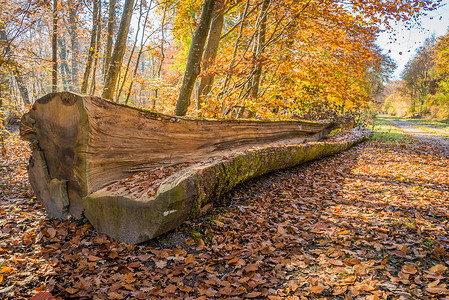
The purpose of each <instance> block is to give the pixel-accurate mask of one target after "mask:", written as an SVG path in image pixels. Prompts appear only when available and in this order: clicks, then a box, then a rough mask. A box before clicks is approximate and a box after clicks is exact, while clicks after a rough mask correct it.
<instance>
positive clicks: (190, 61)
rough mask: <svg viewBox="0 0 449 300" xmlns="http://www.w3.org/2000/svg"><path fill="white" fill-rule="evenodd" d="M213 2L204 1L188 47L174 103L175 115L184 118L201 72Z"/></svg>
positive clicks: (209, 0)
mask: <svg viewBox="0 0 449 300" xmlns="http://www.w3.org/2000/svg"><path fill="white" fill-rule="evenodd" d="M214 2H215V0H204V4H203V9H202V11H201V17H200V21H199V24H198V28H197V29H196V31H195V33H194V34H193V38H192V43H191V45H190V50H189V55H188V57H187V64H186V70H185V73H184V78H183V80H182V85H181V90H180V91H179V95H178V100H177V101H176V108H175V115H177V116H184V115H185V114H186V112H187V109H188V107H189V105H190V96H191V95H192V91H193V87H194V85H195V80H196V77H197V76H198V74H199V73H200V72H201V59H202V57H203V51H204V45H205V44H206V39H207V34H208V32H209V28H210V23H211V19H212V13H213V10H214Z"/></svg>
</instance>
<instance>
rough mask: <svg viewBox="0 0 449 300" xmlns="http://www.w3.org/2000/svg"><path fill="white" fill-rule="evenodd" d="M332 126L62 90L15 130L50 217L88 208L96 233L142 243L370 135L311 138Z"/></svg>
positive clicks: (78, 215) (39, 103)
mask: <svg viewBox="0 0 449 300" xmlns="http://www.w3.org/2000/svg"><path fill="white" fill-rule="evenodd" d="M334 127H335V124H332V123H330V122H329V123H321V122H304V121H248V120H247V121H242V120H234V121H212V120H193V119H187V118H175V117H172V116H167V115H163V114H158V113H153V112H148V111H142V110H139V109H136V108H131V107H128V106H123V105H118V104H116V103H113V102H109V101H105V100H102V99H100V98H97V97H92V96H81V95H76V94H72V93H67V92H64V93H53V94H49V95H47V96H45V97H43V98H41V99H39V100H38V101H36V103H35V104H34V105H33V108H32V109H31V110H30V111H29V112H28V113H27V114H25V115H24V116H23V117H22V122H21V126H20V130H21V136H22V138H23V139H25V140H28V141H30V143H31V147H32V156H31V159H30V164H29V166H28V174H29V178H30V182H31V185H32V187H33V190H34V192H35V194H36V197H37V198H38V200H39V201H41V202H42V203H43V204H44V206H45V208H46V210H47V213H48V214H49V216H50V217H53V218H60V219H70V218H75V219H80V218H83V216H85V217H87V219H88V220H89V221H90V222H91V223H92V225H93V226H94V227H95V228H96V229H97V230H98V231H99V232H103V233H106V234H108V235H109V236H111V237H114V238H116V239H118V240H120V241H124V242H127V243H139V242H143V241H146V240H149V239H151V238H153V237H156V236H158V235H160V234H162V233H165V232H167V231H169V230H171V229H174V228H176V227H177V226H179V225H180V224H181V223H182V222H184V221H185V220H187V219H188V218H192V217H197V216H199V215H200V214H202V213H204V212H205V211H207V210H208V209H209V208H210V207H212V205H213V203H214V202H216V200H217V199H218V198H220V197H221V196H222V195H223V194H224V193H226V192H228V191H229V190H230V189H232V188H233V187H234V186H236V185H237V184H239V183H241V182H243V181H245V180H248V179H250V178H254V177H257V176H260V175H262V174H265V173H267V172H271V171H274V170H279V169H283V168H288V167H292V166H295V165H297V164H300V163H303V162H306V161H310V160H313V159H316V158H320V157H323V156H327V155H331V154H334V153H338V152H340V151H343V150H345V149H347V148H348V147H350V146H351V145H353V144H354V143H357V142H359V141H361V140H363V139H364V138H366V136H367V132H365V131H360V130H359V131H354V132H352V133H351V134H349V135H348V136H349V138H348V136H346V139H344V140H338V139H335V138H333V139H330V140H327V141H324V142H315V141H317V140H320V139H322V138H323V137H325V136H327V135H328V133H329V132H330V131H331V130H332V128H334ZM304 143H305V144H304ZM180 164H182V166H183V167H184V168H183V169H176V168H175V167H170V168H173V170H174V174H168V175H169V176H166V177H164V176H162V177H158V178H159V179H158V180H159V182H158V184H159V186H158V188H157V189H155V190H154V191H151V192H150V191H149V190H150V188H146V187H145V188H143V190H142V191H139V192H138V193H136V192H135V188H136V187H138V186H139V182H138V181H136V180H141V181H140V183H142V182H143V183H145V182H144V181H145V180H146V181H148V180H150V179H151V178H155V177H154V176H153V175H151V173H152V172H153V173H155V174H159V173H161V172H162V171H161V170H163V168H167V167H169V166H179V165H180ZM178 168H179V167H178ZM142 172H143V173H142ZM142 174H144V175H142ZM139 178H140V179H139ZM133 180H134V181H135V183H133ZM142 180H143V181H142ZM151 180H152V179H151ZM125 182H131V185H128V186H126V185H125V184H124V183H125ZM145 184H146V183H145Z"/></svg>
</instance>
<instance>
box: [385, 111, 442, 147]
mask: <svg viewBox="0 0 449 300" xmlns="http://www.w3.org/2000/svg"><path fill="white" fill-rule="evenodd" d="M386 120H387V121H388V122H389V123H390V124H391V125H393V126H395V127H397V128H399V129H400V130H401V131H403V132H404V133H406V134H408V135H410V136H412V137H414V138H417V139H420V140H423V141H427V142H431V143H438V144H441V145H444V146H446V148H447V149H446V153H449V130H447V129H442V128H436V127H433V126H431V125H427V124H422V123H421V124H419V123H415V122H412V121H408V120H404V119H394V120H393V119H386Z"/></svg>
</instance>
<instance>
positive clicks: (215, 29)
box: [196, 2, 224, 109]
mask: <svg viewBox="0 0 449 300" xmlns="http://www.w3.org/2000/svg"><path fill="white" fill-rule="evenodd" d="M223 22H224V7H223V3H221V2H216V3H215V15H214V18H213V20H212V23H211V25H210V31H209V38H208V39H207V44H206V50H205V51H204V57H203V60H204V61H205V63H204V65H203V70H207V69H208V68H210V67H211V66H213V65H214V61H215V58H216V57H217V52H218V46H219V45H220V37H221V30H222V28H223ZM213 84H214V75H206V76H203V77H201V81H200V85H199V88H198V94H197V99H196V100H197V101H196V103H197V106H198V109H201V107H202V101H203V99H202V97H204V96H206V95H207V94H209V92H210V91H211V89H212V85H213Z"/></svg>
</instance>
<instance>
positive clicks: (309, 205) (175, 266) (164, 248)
mask: <svg viewBox="0 0 449 300" xmlns="http://www.w3.org/2000/svg"><path fill="white" fill-rule="evenodd" d="M6 143H7V144H6V147H7V154H6V155H7V156H5V157H1V169H0V172H1V185H2V186H1V187H2V191H1V198H0V200H1V211H0V230H1V232H0V234H1V238H0V293H1V296H0V297H2V298H4V299H53V298H56V299H161V298H165V299H170V298H172V299H179V298H182V299H214V298H215V299H224V298H229V299H242V298H246V299H424V298H425V299H444V298H446V297H449V288H448V286H447V284H448V281H447V276H448V269H447V266H448V264H449V259H448V253H447V251H448V247H449V237H448V228H447V226H448V224H447V222H448V203H447V200H448V199H449V180H448V174H449V170H448V168H449V167H448V166H449V163H448V157H445V156H444V155H442V153H444V151H441V149H439V148H438V147H437V146H436V145H434V144H432V145H431V144H426V143H424V142H419V141H416V140H412V139H406V140H400V141H391V140H384V139H381V138H380V139H379V138H377V139H373V140H371V141H369V142H365V143H363V144H361V145H358V146H356V147H354V148H352V149H351V150H349V151H346V152H344V153H341V154H339V155H336V156H333V157H330V158H326V159H322V160H318V161H314V162H311V163H308V164H305V165H303V166H299V167H296V168H293V169H290V170H286V171H282V172H276V173H273V174H270V175H268V176H265V177H262V178H259V179H257V180H253V181H250V182H247V183H245V184H244V185H241V186H239V187H237V188H236V189H234V190H233V191H232V192H231V193H229V195H227V197H224V199H223V203H221V204H222V205H221V206H217V207H216V208H215V210H214V211H213V212H212V213H211V214H209V215H207V216H204V217H203V218H201V219H200V220H193V221H190V222H187V223H186V224H184V225H183V226H181V228H179V229H178V230H176V231H174V232H171V233H169V234H166V235H165V236H162V237H160V238H157V239H155V240H154V241H151V242H148V243H144V244H140V245H127V244H125V243H119V242H117V241H114V240H112V239H110V238H108V237H106V236H105V235H102V234H98V233H97V232H96V231H95V230H93V229H92V227H91V226H90V225H89V224H88V223H82V222H78V223H75V222H61V221H58V220H50V219H48V218H47V217H46V216H45V212H44V209H43V207H42V206H41V205H40V204H38V203H36V201H35V200H34V197H33V194H32V191H31V189H30V186H29V183H28V181H27V175H26V167H25V166H26V163H27V160H28V156H29V150H28V149H27V146H26V144H25V143H24V142H21V141H20V140H18V139H17V136H16V135H13V136H12V137H11V138H9V139H8V140H7V141H6ZM448 299H449V298H448Z"/></svg>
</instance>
